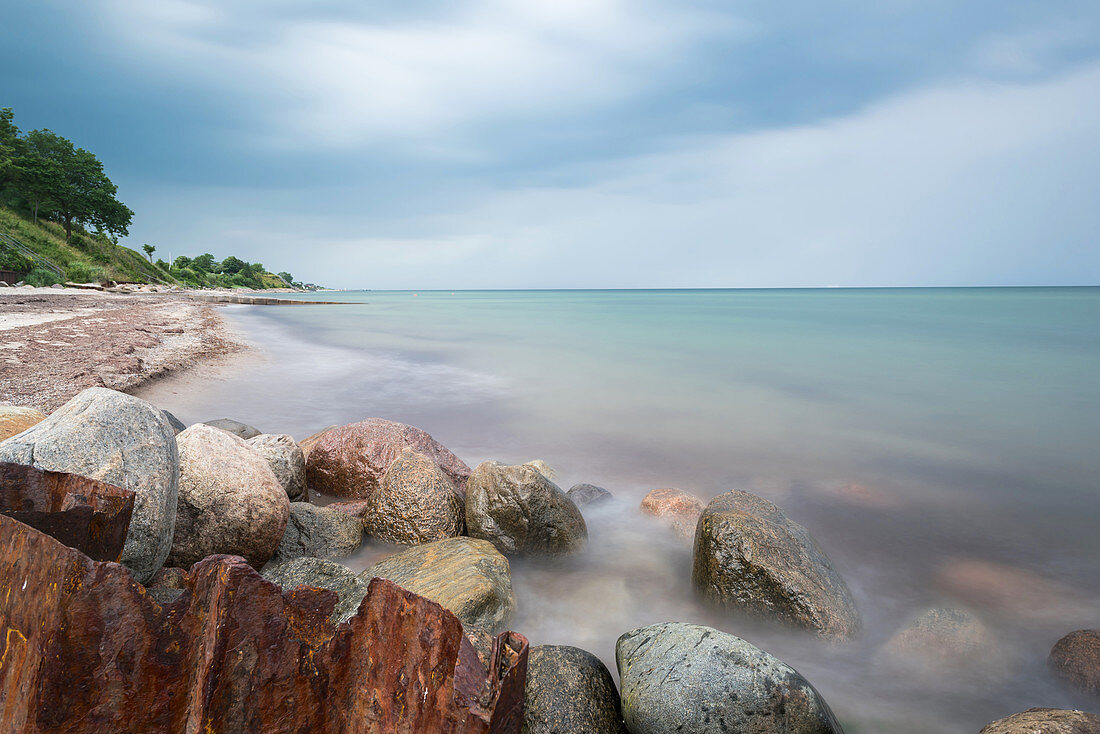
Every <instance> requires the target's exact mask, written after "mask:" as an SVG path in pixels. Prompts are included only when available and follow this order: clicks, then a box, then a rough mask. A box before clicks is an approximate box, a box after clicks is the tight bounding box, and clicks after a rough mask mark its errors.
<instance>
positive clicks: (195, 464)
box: [169, 423, 290, 569]
mask: <svg viewBox="0 0 1100 734" xmlns="http://www.w3.org/2000/svg"><path fill="white" fill-rule="evenodd" d="M176 443H177V444H178V445H179V457H180V488H179V508H178V510H177V513H176V529H175V534H174V537H173V539H172V552H171V554H170V555H169V562H170V564H171V565H173V566H180V567H182V568H189V567H190V566H191V565H192V564H194V563H198V562H199V561H201V560H202V559H203V558H206V557H207V556H211V555H215V554H218V553H226V554H230V555H236V556H244V558H245V559H246V560H247V561H248V562H249V564H251V565H252V566H253V568H257V569H258V568H262V567H263V565H264V564H265V563H267V561H268V559H270V558H271V556H272V554H273V553H274V552H275V549H276V548H278V547H279V543H280V541H281V540H282V538H283V532H284V531H285V530H286V524H287V518H288V517H289V515H290V500H288V499H287V496H286V492H284V491H283V488H282V487H281V486H280V485H279V482H278V480H277V479H275V475H274V474H273V473H272V471H271V467H269V466H268V464H267V461H266V460H265V459H264V457H263V456H261V455H260V452H258V451H256V450H255V449H254V448H252V447H251V446H249V445H248V444H247V443H245V441H244V439H242V438H239V437H237V436H235V435H233V434H232V433H229V432H228V431H224V430H220V429H218V428H214V427H211V426H209V425H206V424H205V423H197V424H195V425H193V426H191V427H190V428H188V429H187V430H186V431H184V432H183V433H181V434H180V435H179V436H177V437H176Z"/></svg>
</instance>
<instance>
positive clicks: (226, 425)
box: [203, 418, 260, 439]
mask: <svg viewBox="0 0 1100 734" xmlns="http://www.w3.org/2000/svg"><path fill="white" fill-rule="evenodd" d="M203 423H205V424H206V425H208V426H214V428H220V429H222V430H223V431H228V432H229V433H232V434H233V435H234V436H239V437H241V438H245V439H247V438H254V437H256V436H259V435H260V431H259V430H258V429H256V428H253V427H252V426H250V425H248V424H247V423H241V422H240V421H235V420H233V419H232V418H216V419H214V420H212V421H203Z"/></svg>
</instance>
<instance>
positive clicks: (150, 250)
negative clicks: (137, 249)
mask: <svg viewBox="0 0 1100 734" xmlns="http://www.w3.org/2000/svg"><path fill="white" fill-rule="evenodd" d="M141 249H143V250H145V256H146V257H148V258H149V262H153V253H154V252H156V251H157V248H156V247H154V246H153V245H142V246H141Z"/></svg>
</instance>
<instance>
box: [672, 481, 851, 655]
mask: <svg viewBox="0 0 1100 734" xmlns="http://www.w3.org/2000/svg"><path fill="white" fill-rule="evenodd" d="M691 580H692V584H693V585H694V586H695V590H696V591H697V592H698V593H699V595H700V596H701V597H702V598H703V599H705V600H707V601H710V602H713V603H716V604H718V605H720V606H725V607H728V608H732V609H737V610H741V611H744V612H747V613H750V614H757V615H760V616H764V617H768V618H771V619H777V620H781V621H783V622H787V623H789V624H793V625H795V626H798V627H804V628H807V629H810V630H814V631H815V632H817V633H818V634H820V635H822V636H825V637H833V638H845V637H850V636H852V635H853V634H854V633H855V632H856V631H857V630H858V629H859V626H860V616H859V611H858V610H857V609H856V604H855V601H854V600H853V599H852V593H851V591H850V590H849V589H848V585H847V584H846V583H845V582H844V579H843V578H842V577H841V576H840V574H839V573H838V572H837V571H836V569H835V568H834V567H833V564H832V561H830V560H829V557H828V556H827V555H825V552H824V551H823V550H822V549H821V548H820V547H819V546H818V544H817V542H816V541H815V540H814V539H813V537H812V536H811V535H810V533H809V531H807V530H806V528H804V527H802V526H801V525H799V524H798V523H796V522H794V521H793V520H791V519H790V518H788V517H787V516H786V515H785V514H784V513H783V511H782V510H780V509H779V508H778V507H776V506H775V505H773V504H772V503H771V502H768V501H767V500H765V499H763V498H761V497H757V496H756V495H754V494H750V493H748V492H742V491H740V490H733V491H731V492H727V493H725V494H722V495H719V496H718V497H716V498H715V499H714V500H712V501H711V503H710V504H709V505H707V508H706V509H705V510H704V511H703V515H702V517H700V518H699V525H698V528H697V530H696V532H695V548H694V552H693V560H692V578H691Z"/></svg>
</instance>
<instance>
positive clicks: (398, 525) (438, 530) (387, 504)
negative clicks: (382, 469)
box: [359, 448, 466, 545]
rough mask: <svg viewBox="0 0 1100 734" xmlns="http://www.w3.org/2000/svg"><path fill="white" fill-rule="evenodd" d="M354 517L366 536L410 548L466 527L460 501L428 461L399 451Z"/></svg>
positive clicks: (432, 462) (447, 535)
mask: <svg viewBox="0 0 1100 734" xmlns="http://www.w3.org/2000/svg"><path fill="white" fill-rule="evenodd" d="M365 503H366V507H365V508H364V510H363V512H362V513H361V514H360V515H359V516H360V517H361V518H362V520H363V522H364V523H365V525H366V529H367V533H368V534H369V535H370V536H371V537H373V538H377V539H379V540H383V541H385V542H387V543H399V544H401V545H416V544H418V543H430V542H431V541H433V540H442V539H443V538H454V537H456V536H458V535H461V534H462V530H463V528H464V527H465V524H466V501H465V499H464V498H463V497H462V495H460V494H459V493H458V492H457V490H456V489H455V486H454V484H453V483H452V482H451V480H450V479H449V478H448V477H447V475H446V474H444V473H443V470H442V469H440V468H439V465H438V464H436V463H435V461H433V460H432V459H431V458H429V457H427V456H425V455H424V454H422V453H420V452H419V451H414V450H412V449H409V448H405V449H402V450H401V453H400V454H398V456H397V458H396V459H394V461H393V463H392V464H390V466H389V468H387V469H386V473H385V474H383V475H382V481H381V482H380V483H379V486H378V489H377V490H375V491H374V492H373V493H372V494H371V495H370V496H369V497H368V498H367V499H366V500H365Z"/></svg>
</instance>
